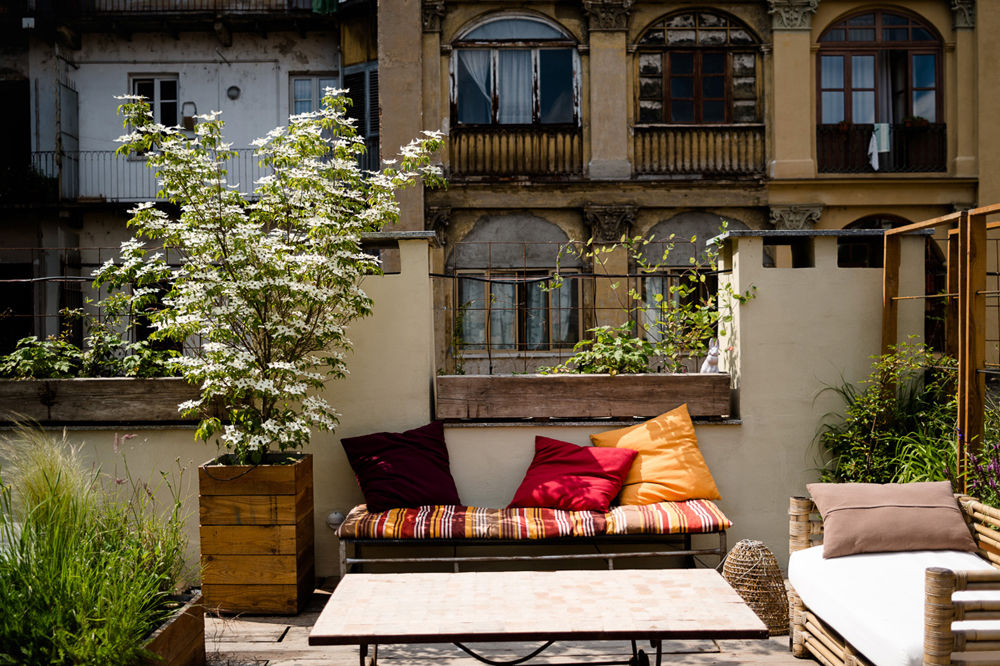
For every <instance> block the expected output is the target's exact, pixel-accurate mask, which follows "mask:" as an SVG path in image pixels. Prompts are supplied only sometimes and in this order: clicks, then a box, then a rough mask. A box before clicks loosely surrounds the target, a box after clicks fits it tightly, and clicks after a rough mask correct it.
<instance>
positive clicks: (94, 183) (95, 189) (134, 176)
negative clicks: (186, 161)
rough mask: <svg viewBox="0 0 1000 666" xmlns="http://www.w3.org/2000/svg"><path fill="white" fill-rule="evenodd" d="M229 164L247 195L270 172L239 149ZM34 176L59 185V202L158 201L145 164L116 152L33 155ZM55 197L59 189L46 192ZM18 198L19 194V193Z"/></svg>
mask: <svg viewBox="0 0 1000 666" xmlns="http://www.w3.org/2000/svg"><path fill="white" fill-rule="evenodd" d="M235 152H236V155H235V156H234V157H233V158H232V159H230V160H227V161H226V162H225V168H226V172H227V175H226V179H227V181H228V182H229V184H230V185H235V186H237V189H238V190H239V191H240V192H242V193H243V194H248V193H250V192H252V191H253V189H254V184H255V182H256V181H257V179H258V178H260V177H262V176H264V175H265V174H266V173H267V170H266V169H264V168H262V167H260V166H259V165H258V164H257V158H256V157H255V156H254V151H253V149H252V148H240V149H237V150H236V151H235ZM31 174H32V176H33V179H34V180H37V181H39V182H41V183H46V182H48V183H58V190H57V191H58V192H59V198H60V199H64V200H87V201H125V202H129V201H148V200H150V199H155V198H156V193H157V191H158V187H157V185H156V178H155V176H154V173H153V171H152V170H150V169H149V168H147V167H146V162H145V160H141V159H129V158H127V157H124V156H121V155H118V154H116V153H115V152H114V151H113V150H81V151H77V152H64V153H62V155H59V154H58V153H57V152H56V151H40V152H35V153H32V154H31ZM42 191H43V192H45V193H48V194H49V195H51V194H52V193H53V192H54V191H56V190H55V187H49V188H46V189H44V190H42ZM15 194H16V193H15Z"/></svg>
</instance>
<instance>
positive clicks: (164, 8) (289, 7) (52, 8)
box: [23, 0, 336, 17]
mask: <svg viewBox="0 0 1000 666" xmlns="http://www.w3.org/2000/svg"><path fill="white" fill-rule="evenodd" d="M23 4H26V5H27V7H26V9H29V10H31V9H33V10H34V12H33V13H34V14H35V15H41V16H46V15H54V14H59V15H60V16H62V17H67V16H70V17H71V16H94V15H101V14H127V15H128V14H131V15H134V14H148V13H156V14H191V13H227V14H264V13H274V12H282V13H283V12H310V13H311V12H312V11H313V2H312V0H35V1H34V2H27V3H23ZM327 4H329V5H330V6H331V7H332V9H331V10H329V11H336V3H335V2H329V3H327Z"/></svg>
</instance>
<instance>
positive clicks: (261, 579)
mask: <svg viewBox="0 0 1000 666" xmlns="http://www.w3.org/2000/svg"><path fill="white" fill-rule="evenodd" d="M198 488H199V493H200V498H199V499H200V501H199V509H200V514H201V566H202V571H201V581H202V593H203V594H204V595H205V606H206V608H209V609H213V610H214V609H218V610H221V611H224V612H229V613H257V614H276V615H278V614H294V613H298V612H300V611H301V610H302V609H303V608H304V607H305V604H306V603H307V602H308V600H309V597H310V595H311V594H312V591H313V586H314V584H315V577H316V574H315V554H314V552H313V540H314V537H313V529H314V528H313V473H312V456H311V455H308V454H302V455H301V456H300V458H299V460H298V461H297V462H296V463H295V464H292V465H268V464H264V465H258V466H256V467H251V466H243V465H224V466H223V465H210V464H208V463H206V464H205V465H202V466H201V467H199V468H198Z"/></svg>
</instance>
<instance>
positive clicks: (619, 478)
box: [510, 435, 638, 511]
mask: <svg viewBox="0 0 1000 666" xmlns="http://www.w3.org/2000/svg"><path fill="white" fill-rule="evenodd" d="M637 453H638V452H637V451H636V450H634V449H616V448H606V447H601V446H577V445H576V444H570V443H569V442H560V441H559V440H558V439H551V438H549V437H542V436H540V435H539V436H536V437H535V458H534V459H533V460H532V461H531V465H530V466H529V467H528V471H527V473H525V475H524V481H522V482H521V486H520V487H519V488H518V489H517V492H516V493H514V500H513V501H512V502H511V503H510V508H521V507H543V508H550V509H563V510H566V511H607V510H608V507H609V506H610V504H611V500H612V499H614V497H615V495H617V494H618V491H619V490H621V487H622V482H623V481H624V480H625V476H626V475H627V474H628V471H629V468H630V467H631V466H632V461H633V460H634V459H635V456H636V454H637Z"/></svg>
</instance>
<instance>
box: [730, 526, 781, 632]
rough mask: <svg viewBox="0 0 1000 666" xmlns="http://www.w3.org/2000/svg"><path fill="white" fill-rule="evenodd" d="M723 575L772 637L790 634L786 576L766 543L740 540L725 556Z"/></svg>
mask: <svg viewBox="0 0 1000 666" xmlns="http://www.w3.org/2000/svg"><path fill="white" fill-rule="evenodd" d="M722 577H723V578H725V579H726V581H727V582H728V583H729V584H730V585H732V586H733V589H734V590H736V592H737V593H739V595H740V596H741V597H743V601H745V602H746V603H747V605H748V606H750V608H751V610H753V612H754V613H756V614H757V617H759V618H760V619H761V621H763V622H764V624H766V625H767V628H768V630H769V631H770V632H771V635H772V636H783V635H785V634H787V633H788V596H787V595H786V593H785V579H784V577H782V575H781V570H780V569H779V568H778V561H777V560H776V559H774V554H773V553H772V552H771V551H770V550H768V549H767V546H765V545H764V544H763V543H762V542H760V541H754V540H752V539H743V540H742V541H740V542H739V543H737V544H736V545H735V546H733V549H732V550H730V551H729V554H728V555H726V561H725V564H723V566H722Z"/></svg>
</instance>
